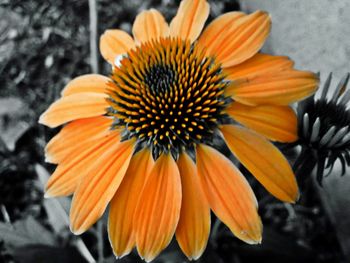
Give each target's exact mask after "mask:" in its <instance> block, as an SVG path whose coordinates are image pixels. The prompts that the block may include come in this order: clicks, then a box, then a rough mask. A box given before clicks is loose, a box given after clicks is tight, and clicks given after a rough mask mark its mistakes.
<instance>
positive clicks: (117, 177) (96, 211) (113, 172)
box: [70, 140, 134, 235]
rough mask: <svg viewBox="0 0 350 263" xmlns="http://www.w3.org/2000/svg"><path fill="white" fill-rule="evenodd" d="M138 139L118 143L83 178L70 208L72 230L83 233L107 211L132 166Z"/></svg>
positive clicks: (101, 156)
mask: <svg viewBox="0 0 350 263" xmlns="http://www.w3.org/2000/svg"><path fill="white" fill-rule="evenodd" d="M133 146H134V140H128V141H125V142H121V143H115V144H114V145H113V146H112V147H110V148H109V149H108V150H106V151H105V152H104V153H103V154H102V155H100V157H99V158H98V159H97V160H95V162H94V164H93V165H92V166H91V167H90V168H89V170H88V171H87V173H86V175H84V177H83V178H82V180H81V181H80V183H79V185H78V187H77V189H76V191H75V193H74V196H73V201H72V207H71V211H70V221H71V230H72V232H73V233H75V234H77V235H78V234H81V233H83V232H85V231H86V230H87V229H88V228H89V227H91V226H92V225H93V224H94V223H95V222H96V221H97V220H98V219H99V218H100V217H101V216H102V214H103V212H104V211H105V209H106V207H107V205H108V203H109V201H110V200H111V199H112V198H113V196H114V194H115V193H116V191H117V189H118V187H119V185H120V183H121V181H122V180H123V177H124V175H125V172H126V169H127V168H128V166H129V161H130V159H131V155H132V150H133Z"/></svg>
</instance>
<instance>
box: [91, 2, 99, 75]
mask: <svg viewBox="0 0 350 263" xmlns="http://www.w3.org/2000/svg"><path fill="white" fill-rule="evenodd" d="M89 14H90V64H91V69H92V72H93V73H98V72H99V67H98V48H97V30H98V26H97V25H98V24H97V23H98V14H97V3H96V0H89Z"/></svg>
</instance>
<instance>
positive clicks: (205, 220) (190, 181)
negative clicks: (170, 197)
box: [176, 153, 210, 260]
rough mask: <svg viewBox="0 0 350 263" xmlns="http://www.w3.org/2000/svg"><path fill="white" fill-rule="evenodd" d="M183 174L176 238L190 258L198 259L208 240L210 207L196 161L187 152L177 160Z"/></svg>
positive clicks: (181, 174)
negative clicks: (201, 183)
mask: <svg viewBox="0 0 350 263" xmlns="http://www.w3.org/2000/svg"><path fill="white" fill-rule="evenodd" d="M177 165H178V167H179V171H180V176H181V185H182V204H181V213H180V220H179V224H178V226H177V229H176V239H177V241H178V242H179V245H180V247H181V249H182V251H183V252H184V253H185V254H186V256H187V257H188V259H189V260H192V259H195V260H196V259H198V258H199V257H200V256H201V255H202V253H203V251H204V249H205V247H206V245H207V242H208V237H209V232H210V208H209V204H208V201H207V200H206V197H205V195H204V192H203V189H202V187H201V185H200V181H199V178H198V175H197V169H196V165H195V163H194V162H193V161H192V160H191V158H190V157H189V156H188V155H187V154H185V153H184V154H180V157H179V160H178V162H177Z"/></svg>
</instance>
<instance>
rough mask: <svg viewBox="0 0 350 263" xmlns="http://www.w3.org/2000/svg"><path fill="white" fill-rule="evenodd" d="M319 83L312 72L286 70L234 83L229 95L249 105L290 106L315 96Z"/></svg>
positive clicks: (228, 89)
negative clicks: (312, 95)
mask: <svg viewBox="0 0 350 263" xmlns="http://www.w3.org/2000/svg"><path fill="white" fill-rule="evenodd" d="M318 83H319V79H318V77H317V76H316V75H315V74H313V73H311V72H306V71H297V70H285V71H281V72H276V73H275V74H269V75H265V76H261V77H256V78H252V79H248V80H247V81H243V82H239V83H237V84H235V83H232V85H230V86H229V87H228V88H227V94H228V95H230V96H232V97H233V99H234V100H237V101H239V102H241V103H243V104H247V105H261V104H278V105H288V104H291V103H293V102H296V101H298V100H300V99H303V98H305V97H307V96H310V95H311V94H313V93H314V92H315V91H316V89H317V86H318Z"/></svg>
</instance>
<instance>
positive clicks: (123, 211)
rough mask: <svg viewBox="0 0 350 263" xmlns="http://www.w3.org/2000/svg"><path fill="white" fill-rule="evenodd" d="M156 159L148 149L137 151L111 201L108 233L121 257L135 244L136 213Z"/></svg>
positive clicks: (116, 253)
mask: <svg viewBox="0 0 350 263" xmlns="http://www.w3.org/2000/svg"><path fill="white" fill-rule="evenodd" d="M153 165H154V161H153V158H152V156H151V153H150V151H149V150H148V149H144V150H142V151H140V152H138V153H136V154H135V155H134V156H133V157H132V159H131V161H130V165H129V168H128V170H127V172H126V174H125V176H124V179H123V181H122V183H121V185H120V186H119V188H118V190H117V193H116V194H115V196H114V197H113V199H112V201H111V206H110V210H109V220H108V235H109V240H110V242H111V244H112V247H113V252H114V254H115V255H116V256H117V257H118V258H120V257H123V256H125V255H127V254H129V253H130V252H131V250H132V249H133V247H134V246H135V231H134V226H133V223H132V222H133V220H132V218H133V217H134V213H135V210H136V205H137V202H138V200H139V197H140V195H139V193H141V191H142V188H143V186H144V184H145V181H146V180H147V178H148V175H149V172H150V171H151V169H152V168H153Z"/></svg>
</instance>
